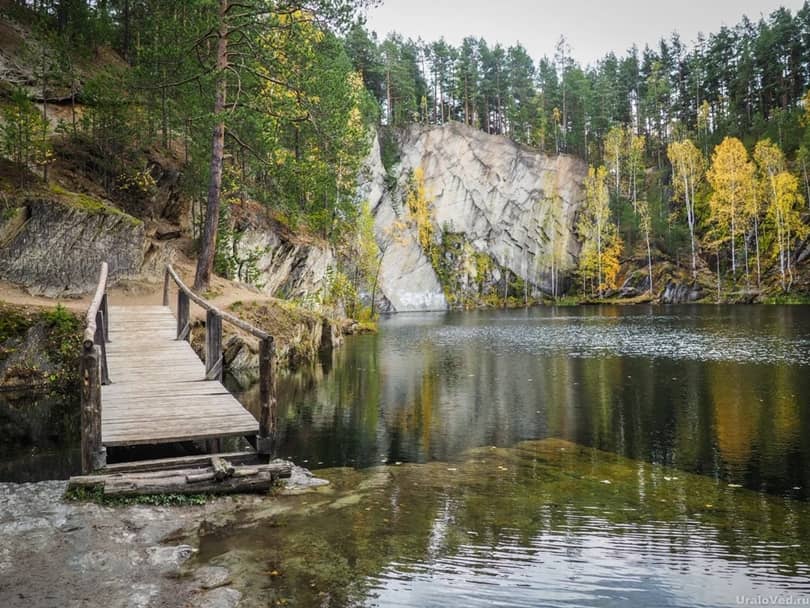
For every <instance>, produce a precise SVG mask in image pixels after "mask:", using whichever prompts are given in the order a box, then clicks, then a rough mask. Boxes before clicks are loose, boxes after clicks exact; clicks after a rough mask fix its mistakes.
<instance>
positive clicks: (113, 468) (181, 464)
mask: <svg viewBox="0 0 810 608" xmlns="http://www.w3.org/2000/svg"><path fill="white" fill-rule="evenodd" d="M218 456H219V457H220V458H224V459H225V460H227V461H228V462H230V463H232V464H235V465H243V464H257V463H258V462H260V461H259V460H258V454H257V453H256V452H254V451H249V452H226V453H224V454H218ZM210 460H211V456H210V454H201V455H199V456H178V457H176V458H155V459H152V460H139V461H137V462H121V463H116V464H108V465H107V466H106V467H104V468H103V469H102V470H100V471H98V473H99V474H107V473H134V472H138V471H144V472H146V471H165V470H169V469H184V468H191V467H204V466H207V465H208V463H209V462H210Z"/></svg>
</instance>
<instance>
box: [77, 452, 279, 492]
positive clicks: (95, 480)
mask: <svg viewBox="0 0 810 608" xmlns="http://www.w3.org/2000/svg"><path fill="white" fill-rule="evenodd" d="M209 462H210V463H211V466H208V467H196V468H187V469H170V470H167V471H136V472H131V473H113V474H109V475H82V476H77V477H71V478H70V481H69V483H68V490H71V489H77V488H85V489H87V488H100V489H101V490H102V492H103V494H104V495H105V496H139V495H145V494H234V493H241V492H245V493H247V492H261V491H267V490H269V489H270V488H271V487H272V486H273V484H274V483H275V482H276V480H278V479H280V478H284V477H289V476H290V475H291V474H292V464H291V463H289V462H285V461H274V462H271V463H270V464H262V465H250V466H234V465H232V464H231V463H230V462H228V461H227V460H224V459H223V458H220V457H213V458H210V460H209ZM218 475H219V476H220V477H219V478H218V477H217V476H218ZM222 475H224V477H223V476H222Z"/></svg>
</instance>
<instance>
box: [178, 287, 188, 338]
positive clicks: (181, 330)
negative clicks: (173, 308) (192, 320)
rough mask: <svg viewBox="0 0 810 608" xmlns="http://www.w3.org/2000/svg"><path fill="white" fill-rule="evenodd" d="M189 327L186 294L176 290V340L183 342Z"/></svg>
mask: <svg viewBox="0 0 810 608" xmlns="http://www.w3.org/2000/svg"><path fill="white" fill-rule="evenodd" d="M189 329H190V326H189V324H188V294H187V293H186V292H185V291H183V290H182V289H178V290H177V339H178V340H185V339H186V337H187V336H188V333H189Z"/></svg>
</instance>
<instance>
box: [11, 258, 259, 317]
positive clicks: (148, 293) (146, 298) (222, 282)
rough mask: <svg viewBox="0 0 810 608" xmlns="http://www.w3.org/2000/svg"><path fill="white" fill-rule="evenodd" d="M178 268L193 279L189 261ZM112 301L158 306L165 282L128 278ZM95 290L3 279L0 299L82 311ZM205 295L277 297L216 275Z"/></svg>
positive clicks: (222, 300)
mask: <svg viewBox="0 0 810 608" xmlns="http://www.w3.org/2000/svg"><path fill="white" fill-rule="evenodd" d="M174 267H175V270H176V271H177V273H178V274H179V275H180V277H181V278H182V279H183V282H185V283H186V285H191V284H192V283H193V281H194V267H193V266H192V265H191V264H190V263H184V262H180V263H176V264H175V265H174ZM108 293H109V299H110V304H112V305H123V304H126V305H127V306H157V305H160V304H161V303H162V301H163V284H162V283H146V282H125V283H123V284H122V285H120V286H114V287H112V288H111V289H110V290H109V292H108ZM175 294H176V289H175V287H174V285H173V284H172V285H170V297H169V305H170V306H171V307H172V308H174V306H175V301H176V296H175ZM91 298H92V294H87V295H84V296H82V297H80V298H47V297H44V296H34V295H31V294H30V293H28V292H27V291H26V290H25V288H23V287H20V286H18V285H14V284H12V283H8V282H6V281H0V301H2V302H6V303H9V304H15V305H19V306H44V307H52V306H56V305H57V304H61V305H62V306H64V307H65V308H67V309H69V310H72V311H74V312H76V313H79V314H81V313H82V312H84V311H85V310H86V309H87V307H88V306H89V304H90V300H91ZM206 298H207V299H208V300H209V301H210V302H212V303H213V304H214V305H215V306H217V307H218V308H221V309H226V308H228V307H229V306H230V305H231V304H233V303H234V302H240V301H241V302H251V301H272V300H274V298H272V297H270V296H268V295H266V294H263V293H262V292H260V291H259V290H258V289H255V288H251V287H249V286H246V285H241V284H238V283H234V282H232V281H228V280H226V279H223V278H220V277H213V278H212V280H211V287H210V289H209V290H208V293H207V294H206ZM192 315H194V316H201V314H200V309H199V307H198V306H192Z"/></svg>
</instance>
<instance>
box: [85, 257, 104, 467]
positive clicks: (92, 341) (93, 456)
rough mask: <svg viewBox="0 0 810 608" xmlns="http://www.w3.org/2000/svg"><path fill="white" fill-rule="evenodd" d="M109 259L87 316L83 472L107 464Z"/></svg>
mask: <svg viewBox="0 0 810 608" xmlns="http://www.w3.org/2000/svg"><path fill="white" fill-rule="evenodd" d="M107 272H108V267H107V262H103V263H102V264H101V271H100V272H99V277H98V284H97V285H96V293H95V295H94V296H93V300H92V301H91V302H90V307H89V308H88V309H87V315H86V317H85V329H84V339H83V340H82V355H81V362H80V368H79V373H80V378H81V385H82V386H81V408H82V472H83V473H90V472H91V471H95V470H97V469H100V468H102V467H104V466H105V465H106V464H107V451H106V449H105V448H104V446H103V445H102V443H101V385H102V384H109V383H110V374H109V368H108V367H107V342H108V341H109V339H110V319H109V312H108V311H109V308H108V306H107Z"/></svg>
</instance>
